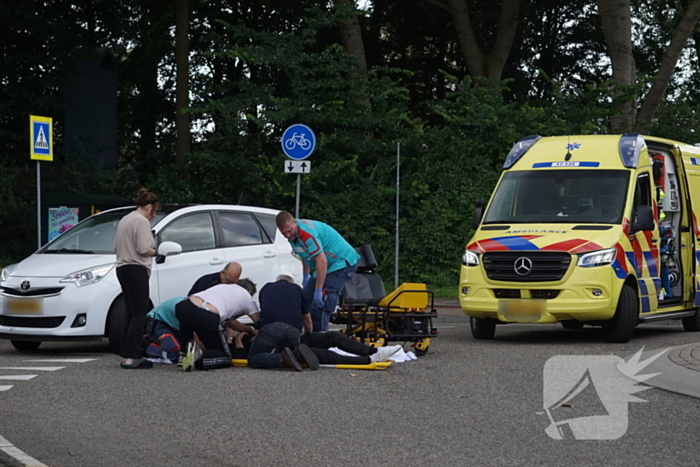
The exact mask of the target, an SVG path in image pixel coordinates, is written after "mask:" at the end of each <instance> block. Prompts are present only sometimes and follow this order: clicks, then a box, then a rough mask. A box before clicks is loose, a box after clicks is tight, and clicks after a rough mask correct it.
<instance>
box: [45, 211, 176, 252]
mask: <svg viewBox="0 0 700 467" xmlns="http://www.w3.org/2000/svg"><path fill="white" fill-rule="evenodd" d="M132 211H133V209H120V210H118V211H113V212H107V213H104V214H99V215H95V216H91V217H88V218H87V219H85V220H84V221H83V222H80V223H79V224H77V225H76V226H75V227H73V228H72V229H70V230H68V231H66V232H65V233H63V234H62V235H60V236H59V237H57V238H56V239H54V240H53V241H52V242H51V243H49V244H48V245H46V248H45V249H44V251H42V253H48V254H57V253H61V254H95V255H105V254H114V236H115V234H116V233H117V225H118V224H119V221H120V220H121V219H122V217H124V216H126V215H127V214H129V213H130V212H132ZM166 214H167V213H164V212H159V213H158V214H157V215H156V217H154V218H153V220H151V227H153V226H155V225H156V224H157V223H158V222H159V221H160V220H161V219H162V218H163V217H164V216H165V215H166Z"/></svg>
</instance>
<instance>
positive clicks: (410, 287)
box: [334, 283, 437, 357]
mask: <svg viewBox="0 0 700 467" xmlns="http://www.w3.org/2000/svg"><path fill="white" fill-rule="evenodd" d="M435 317H437V312H436V311H435V307H434V296H433V292H432V291H430V290H427V287H426V285H425V284H417V283H404V284H401V285H400V286H399V288H398V289H396V290H394V291H393V292H391V293H390V294H388V295H386V296H383V297H381V298H379V299H378V300H377V299H376V298H375V299H372V300H367V301H364V302H363V301H361V300H360V301H358V300H356V299H350V300H346V301H345V303H344V304H343V305H342V306H341V307H340V308H339V309H338V311H337V313H336V316H335V318H334V322H335V323H336V324H341V325H344V329H342V330H341V331H340V332H342V333H343V334H345V335H346V336H348V337H352V338H355V339H358V340H359V341H361V342H363V343H365V344H366V345H371V346H373V347H381V346H383V345H387V343H388V342H412V344H411V346H412V347H413V348H414V352H415V354H416V355H417V356H419V357H420V356H423V355H425V354H427V353H428V348H429V347H430V339H431V338H434V337H436V336H437V330H436V329H435V328H434V327H433V326H432V320H433V318H435Z"/></svg>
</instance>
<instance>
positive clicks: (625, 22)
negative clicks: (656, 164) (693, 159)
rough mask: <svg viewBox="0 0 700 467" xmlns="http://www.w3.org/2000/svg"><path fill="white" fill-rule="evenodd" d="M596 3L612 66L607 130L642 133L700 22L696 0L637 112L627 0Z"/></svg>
mask: <svg viewBox="0 0 700 467" xmlns="http://www.w3.org/2000/svg"><path fill="white" fill-rule="evenodd" d="M597 4H598V14H599V16H600V21H601V25H602V28H603V33H604V35H605V43H606V45H607V48H608V55H609V56H610V61H611V64H612V78H613V82H614V83H615V85H616V87H617V89H616V91H615V94H614V98H615V99H616V101H617V102H616V110H617V113H616V114H614V115H613V117H612V121H611V125H610V126H611V128H610V129H611V131H612V132H614V133H619V132H628V131H637V132H641V133H645V132H647V131H648V130H649V128H650V127H651V123H652V119H653V117H654V114H655V113H656V110H657V109H658V108H659V105H660V104H661V102H662V100H663V97H664V95H665V93H666V89H667V88H668V85H669V83H670V81H671V78H672V77H673V73H674V71H675V68H676V65H677V63H678V59H679V58H680V56H681V53H682V52H683V49H684V48H685V46H686V44H687V42H688V39H689V38H690V37H691V35H692V33H693V30H694V28H695V26H696V25H697V23H698V21H700V0H692V1H691V2H690V3H689V4H688V7H687V8H686V9H685V12H684V13H683V14H682V17H681V19H680V21H679V23H678V26H677V27H676V28H675V31H674V33H673V36H672V38H671V41H670V43H669V45H668V46H667V47H666V50H665V51H664V54H663V59H662V61H661V64H660V66H659V69H658V72H657V74H656V76H655V77H654V79H653V81H652V85H651V88H650V89H649V91H648V93H647V95H646V96H645V97H644V100H643V102H642V105H641V108H640V109H639V112H637V101H636V97H635V94H634V91H633V89H632V87H633V86H635V85H636V84H637V69H636V65H635V59H634V54H633V44H632V8H631V4H630V0H597Z"/></svg>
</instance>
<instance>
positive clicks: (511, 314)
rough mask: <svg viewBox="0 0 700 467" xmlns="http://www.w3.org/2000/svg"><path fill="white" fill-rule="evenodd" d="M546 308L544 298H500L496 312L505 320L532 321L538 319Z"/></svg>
mask: <svg viewBox="0 0 700 467" xmlns="http://www.w3.org/2000/svg"><path fill="white" fill-rule="evenodd" d="M546 309H547V302H546V301H544V300H501V301H500V302H498V314H499V315H501V316H502V317H503V318H504V319H506V320H507V321H515V322H520V323H532V322H535V321H539V320H540V318H541V317H542V315H543V314H544V312H545V311H546Z"/></svg>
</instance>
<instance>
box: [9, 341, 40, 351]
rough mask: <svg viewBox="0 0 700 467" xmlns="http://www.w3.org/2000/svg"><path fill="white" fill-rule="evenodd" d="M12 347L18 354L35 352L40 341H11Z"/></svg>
mask: <svg viewBox="0 0 700 467" xmlns="http://www.w3.org/2000/svg"><path fill="white" fill-rule="evenodd" d="M10 342H12V347H14V348H15V349H17V350H19V351H20V352H31V351H32V350H36V349H38V348H39V346H40V345H41V341H14V340H11V341H10Z"/></svg>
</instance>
